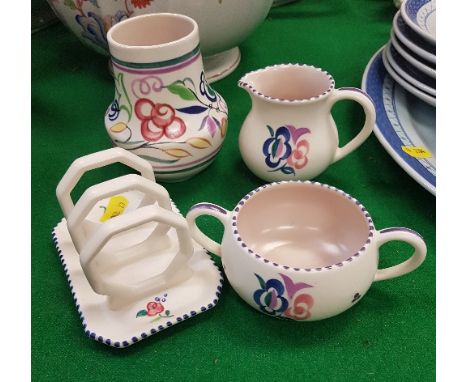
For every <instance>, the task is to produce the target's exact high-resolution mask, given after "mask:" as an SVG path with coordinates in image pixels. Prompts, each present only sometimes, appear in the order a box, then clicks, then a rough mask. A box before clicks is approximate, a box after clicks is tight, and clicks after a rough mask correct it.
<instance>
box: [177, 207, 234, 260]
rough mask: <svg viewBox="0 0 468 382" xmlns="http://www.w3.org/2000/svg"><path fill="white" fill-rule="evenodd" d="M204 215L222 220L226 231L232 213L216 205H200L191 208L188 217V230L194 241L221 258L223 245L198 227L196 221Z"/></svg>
mask: <svg viewBox="0 0 468 382" xmlns="http://www.w3.org/2000/svg"><path fill="white" fill-rule="evenodd" d="M202 215H208V216H213V217H215V218H216V219H218V220H220V221H221V223H223V225H224V229H226V228H227V226H228V223H229V217H230V216H231V213H230V212H229V211H227V210H225V209H224V208H223V207H220V206H218V205H216V204H212V203H198V204H195V205H194V206H192V207H191V208H190V210H189V212H188V214H187V216H186V219H187V224H188V228H189V231H190V234H191V235H192V237H193V239H194V240H195V241H196V242H197V243H198V244H200V245H201V246H202V247H203V248H206V249H207V250H208V251H210V252H211V253H213V254H214V255H216V256H220V257H221V245H220V244H219V243H217V242H215V241H214V240H212V239H210V238H209V237H208V236H206V235H205V234H204V233H203V232H201V231H200V229H199V228H198V226H197V223H196V221H195V220H196V219H197V218H198V217H199V216H202Z"/></svg>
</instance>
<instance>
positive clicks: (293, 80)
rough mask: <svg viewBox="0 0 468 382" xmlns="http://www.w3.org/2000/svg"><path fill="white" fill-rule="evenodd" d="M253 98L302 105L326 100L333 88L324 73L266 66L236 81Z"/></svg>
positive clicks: (304, 67) (291, 66)
mask: <svg viewBox="0 0 468 382" xmlns="http://www.w3.org/2000/svg"><path fill="white" fill-rule="evenodd" d="M238 85H239V87H241V88H243V89H245V90H246V91H247V92H248V93H250V95H251V96H252V98H254V96H255V98H260V99H263V100H264V101H268V102H273V103H281V104H285V105H290V104H305V103H310V102H315V101H318V100H319V99H323V98H324V97H326V96H327V95H328V94H329V93H330V92H331V91H332V90H333V89H334V86H335V82H334V80H333V78H332V77H331V76H330V74H328V73H327V72H326V71H324V70H322V69H319V68H315V67H313V66H309V65H303V64H280V65H273V66H267V67H266V68H263V69H259V70H256V71H253V72H250V73H247V74H245V75H244V76H243V77H242V78H241V79H240V80H239V82H238Z"/></svg>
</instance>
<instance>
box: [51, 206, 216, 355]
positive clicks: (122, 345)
mask: <svg viewBox="0 0 468 382" xmlns="http://www.w3.org/2000/svg"><path fill="white" fill-rule="evenodd" d="M173 206H174V207H175V205H173ZM174 209H175V210H176V211H177V212H179V210H178V209H177V208H176V207H175V208H174ZM59 224H60V223H59ZM57 227H58V224H57V225H56V226H55V227H54V229H53V230H52V241H53V242H54V245H55V248H56V250H57V252H58V255H59V259H60V262H61V263H62V266H63V270H64V271H65V275H66V276H67V281H68V286H69V287H70V291H71V294H72V297H73V302H74V303H75V306H76V309H77V310H78V314H79V315H80V321H81V325H82V326H83V330H84V331H85V334H86V335H87V336H88V337H89V338H91V339H93V340H95V341H98V342H101V343H103V344H106V345H108V346H112V347H115V348H126V347H128V346H130V345H133V344H135V343H137V342H139V341H141V340H144V339H145V338H148V337H150V336H152V335H153V334H156V333H158V332H161V331H163V330H164V329H167V328H170V327H171V326H173V325H175V324H178V323H180V322H182V321H185V320H187V319H188V318H191V317H194V316H196V315H198V314H200V313H203V312H206V311H207V310H209V309H212V308H214V307H215V305H216V304H217V303H218V301H219V298H220V296H221V291H222V286H223V282H224V277H223V275H222V273H221V271H220V270H219V267H218V266H217V265H216V263H215V262H214V261H213V259H212V257H211V256H210V255H209V254H208V253H207V252H206V250H205V249H203V250H204V251H205V253H206V254H207V255H208V257H209V258H210V260H211V262H212V263H213V265H214V266H215V267H216V269H217V271H218V273H219V285H218V286H217V288H216V289H217V291H216V298H215V299H214V300H213V301H212V302H211V303H210V304H208V305H206V306H201V307H200V308H199V312H196V311H195V310H192V311H190V313H189V314H184V315H182V316H179V317H176V318H175V322H172V321H167V322H166V323H165V324H163V325H158V326H157V327H154V328H152V329H151V330H150V331H149V332H142V333H141V334H140V335H139V336H138V337H136V336H134V337H132V338H130V339H128V340H125V341H122V342H120V341H113V340H112V339H111V338H104V337H102V336H99V335H98V334H97V333H95V332H93V331H91V330H89V329H88V323H87V322H86V317H85V316H84V314H83V312H82V311H81V309H80V304H79V302H78V298H77V297H76V294H75V291H74V290H73V284H72V282H71V279H70V273H69V272H68V269H67V265H66V263H65V260H64V258H63V255H62V250H61V249H60V246H59V243H58V239H57V235H56V233H55V231H56V230H57Z"/></svg>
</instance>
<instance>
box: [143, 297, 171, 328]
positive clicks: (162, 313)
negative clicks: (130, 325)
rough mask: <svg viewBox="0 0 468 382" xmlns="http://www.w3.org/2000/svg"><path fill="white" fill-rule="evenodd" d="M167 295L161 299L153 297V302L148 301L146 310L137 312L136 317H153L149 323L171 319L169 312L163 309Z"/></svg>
mask: <svg viewBox="0 0 468 382" xmlns="http://www.w3.org/2000/svg"><path fill="white" fill-rule="evenodd" d="M166 297H167V293H165V294H164V295H163V297H162V298H160V297H155V299H154V301H150V302H148V303H147V304H146V309H142V310H140V311H138V313H137V314H136V317H137V318H138V317H154V318H153V319H152V320H151V322H155V321H158V320H160V319H161V318H169V317H173V315H171V311H170V310H167V309H166V308H165V307H164V304H165V302H166Z"/></svg>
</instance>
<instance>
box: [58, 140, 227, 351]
mask: <svg viewBox="0 0 468 382" xmlns="http://www.w3.org/2000/svg"><path fill="white" fill-rule="evenodd" d="M116 162H121V163H123V164H126V165H127V166H129V167H132V168H134V169H136V170H138V171H140V172H141V174H142V175H143V176H140V175H136V174H130V175H124V176H120V177H118V178H115V179H111V180H108V181H104V182H101V183H99V184H96V185H93V186H90V187H89V188H87V189H86V191H85V192H84V193H83V194H82V195H81V197H80V198H79V200H78V201H77V202H76V204H74V203H73V201H72V199H71V196H70V194H71V192H72V190H73V188H74V187H75V186H76V185H77V183H78V182H79V180H80V178H81V177H82V176H83V175H84V173H85V172H86V171H89V170H93V169H96V168H99V167H103V166H106V165H109V164H112V163H116ZM57 197H58V200H59V203H60V206H61V207H62V210H63V213H64V215H65V217H66V219H62V221H61V222H60V223H59V224H58V225H57V227H56V228H55V229H54V232H53V236H54V241H55V242H56V246H57V249H58V251H59V255H60V258H61V260H62V264H63V265H64V270H65V272H66V274H67V277H68V279H69V284H70V287H71V289H72V293H73V297H74V301H75V303H76V305H77V309H78V311H79V313H80V316H81V319H82V321H83V326H84V328H85V330H86V334H87V335H88V336H90V337H91V338H93V339H95V340H98V341H100V342H104V343H106V344H108V345H111V346H115V347H125V346H129V345H131V344H132V343H135V342H137V341H139V340H141V339H143V338H146V337H147V336H149V335H151V334H154V333H156V332H158V331H160V330H163V329H165V328H167V327H170V326H172V325H174V324H176V323H178V322H182V321H183V320H185V319H187V318H190V317H192V316H194V315H196V314H198V313H200V312H204V311H206V310H207V309H210V308H212V307H213V306H214V305H215V304H216V303H217V301H218V297H219V293H220V289H221V281H222V277H221V276H220V273H219V270H218V269H217V267H216V266H215V265H214V263H213V262H212V261H211V259H210V257H209V256H208V254H207V253H206V252H205V251H203V249H202V248H201V247H200V246H199V245H197V244H196V243H195V242H194V241H192V239H191V237H190V235H189V231H188V226H187V222H186V220H185V219H184V218H183V217H182V215H180V213H178V210H177V209H176V208H175V207H174V205H173V203H172V202H171V201H170V198H169V194H168V192H167V190H166V189H165V188H164V187H162V186H160V185H159V184H157V183H155V179H154V173H153V170H152V168H151V165H150V164H149V163H148V162H147V161H145V160H143V159H141V158H139V157H138V156H136V155H135V154H132V153H130V152H128V151H125V150H123V149H120V148H113V149H109V150H104V151H102V152H97V153H93V154H90V155H87V156H84V157H82V158H78V159H77V160H75V161H74V162H73V163H72V165H71V166H70V167H69V169H68V171H67V172H66V173H65V175H64V176H63V178H62V180H61V181H60V183H59V185H58V187H57ZM115 200H117V201H118V203H116V201H115ZM166 300H167V304H166ZM156 321H158V322H159V323H158V324H155V322H156Z"/></svg>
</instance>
